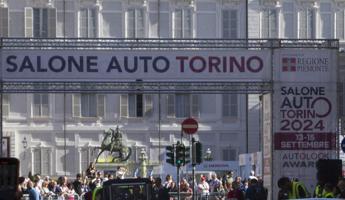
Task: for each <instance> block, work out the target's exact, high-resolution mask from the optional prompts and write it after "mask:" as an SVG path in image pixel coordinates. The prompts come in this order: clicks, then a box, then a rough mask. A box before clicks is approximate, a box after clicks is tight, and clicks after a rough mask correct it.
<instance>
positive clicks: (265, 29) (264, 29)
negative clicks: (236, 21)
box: [261, 10, 269, 38]
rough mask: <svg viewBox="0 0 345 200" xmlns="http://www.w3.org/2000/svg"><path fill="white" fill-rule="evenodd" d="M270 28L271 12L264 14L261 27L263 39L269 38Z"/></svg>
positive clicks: (267, 11) (266, 11)
mask: <svg viewBox="0 0 345 200" xmlns="http://www.w3.org/2000/svg"><path fill="white" fill-rule="evenodd" d="M268 27H269V10H265V11H264V12H262V26H261V37H262V38H268V31H269V29H268Z"/></svg>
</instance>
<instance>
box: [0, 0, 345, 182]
mask: <svg viewBox="0 0 345 200" xmlns="http://www.w3.org/2000/svg"><path fill="white" fill-rule="evenodd" d="M344 11H345V0H317V1H314V0H304V1H303V0H280V1H275V0H248V18H247V19H246V16H247V14H246V13H247V11H246V1H244V0H194V1H193V0H171V1H164V0H161V1H159V0H152V1H151V0H0V37H12V38H16V37H33V38H179V39H180V38H224V39H244V38H246V34H247V32H246V31H247V29H246V22H247V21H248V37H249V38H290V39H293V38H298V39H315V38H339V39H340V42H342V41H343V40H344V38H345V20H344V19H345V18H344V17H345V15H344ZM135 79H136V78H135V77H133V80H135ZM251 97H252V98H250V101H249V110H250V115H249V116H250V118H249V122H250V123H249V124H250V125H249V128H248V135H247V130H246V103H245V100H246V98H245V95H243V94H216V95H215V94H186V93H176V94H161V95H158V94H131V93H130V94H120V93H114V94H113V93H105V94H104V93H102V94H98V93H97V94H90V93H73V94H71V93H66V94H58V93H49V94H47V93H42V94H38V93H35V94H27V93H20V94H19V93H13V94H5V95H4V96H3V136H4V137H6V138H8V141H9V155H10V156H14V157H18V158H19V159H20V160H21V162H22V163H23V164H22V165H21V166H22V168H21V174H23V175H26V174H28V172H29V171H31V172H32V173H40V174H43V175H53V176H59V175H69V176H74V175H75V174H76V173H78V172H82V171H85V169H86V167H87V166H88V164H89V163H90V162H92V161H93V160H94V158H95V156H96V155H97V153H96V152H95V151H94V147H96V146H99V145H100V143H101V141H102V139H103V131H104V130H107V129H109V128H115V127H116V126H117V125H119V126H120V129H122V130H123V131H125V133H126V134H125V135H124V138H123V140H124V142H125V144H126V145H127V146H130V147H131V148H132V149H133V155H132V156H131V158H130V162H132V163H137V162H139V155H140V151H141V149H143V148H144V149H145V150H146V152H147V155H148V158H149V160H150V163H151V165H152V166H161V165H162V164H164V163H165V161H164V154H165V146H167V145H171V144H172V143H175V142H176V141H177V140H179V139H180V132H181V127H180V123H181V122H182V121H183V120H184V119H185V118H188V117H193V118H195V119H197V120H198V122H199V124H200V126H199V131H198V133H197V135H195V137H196V138H197V140H200V141H201V142H202V143H203V149H204V150H206V149H207V148H210V149H212V156H213V159H214V160H221V161H235V160H238V154H241V153H246V152H256V151H260V150H261V145H260V142H259V141H260V140H261V138H260V134H261V132H260V129H261V128H260V119H258V118H259V116H260V106H259V102H258V97H257V96H251ZM246 138H248V141H247V139H246ZM185 140H186V141H188V138H187V137H186V138H185ZM23 166H29V167H23ZM157 173H158V172H157Z"/></svg>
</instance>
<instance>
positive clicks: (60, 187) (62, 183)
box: [54, 176, 68, 197]
mask: <svg viewBox="0 0 345 200" xmlns="http://www.w3.org/2000/svg"><path fill="white" fill-rule="evenodd" d="M67 191H68V188H67V177H66V176H60V177H59V178H58V181H57V185H56V188H55V192H54V193H55V194H56V195H58V196H60V197H63V196H64V195H65V194H66V193H67Z"/></svg>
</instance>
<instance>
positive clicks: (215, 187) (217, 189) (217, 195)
mask: <svg viewBox="0 0 345 200" xmlns="http://www.w3.org/2000/svg"><path fill="white" fill-rule="evenodd" d="M209 185H210V192H211V193H214V195H213V197H214V198H213V199H221V198H222V197H223V195H224V188H223V186H222V182H221V181H220V180H219V179H218V177H217V174H216V173H212V174H211V180H210V183H209Z"/></svg>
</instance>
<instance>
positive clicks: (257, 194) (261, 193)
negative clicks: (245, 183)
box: [253, 186, 267, 200]
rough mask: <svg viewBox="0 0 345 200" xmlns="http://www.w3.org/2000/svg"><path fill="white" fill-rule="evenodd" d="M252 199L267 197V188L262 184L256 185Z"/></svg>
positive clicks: (262, 199) (257, 199)
mask: <svg viewBox="0 0 345 200" xmlns="http://www.w3.org/2000/svg"><path fill="white" fill-rule="evenodd" d="M253 197H254V200H266V199H267V190H266V189H265V188H264V187H262V186H256V187H255V188H254V195H253Z"/></svg>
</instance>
